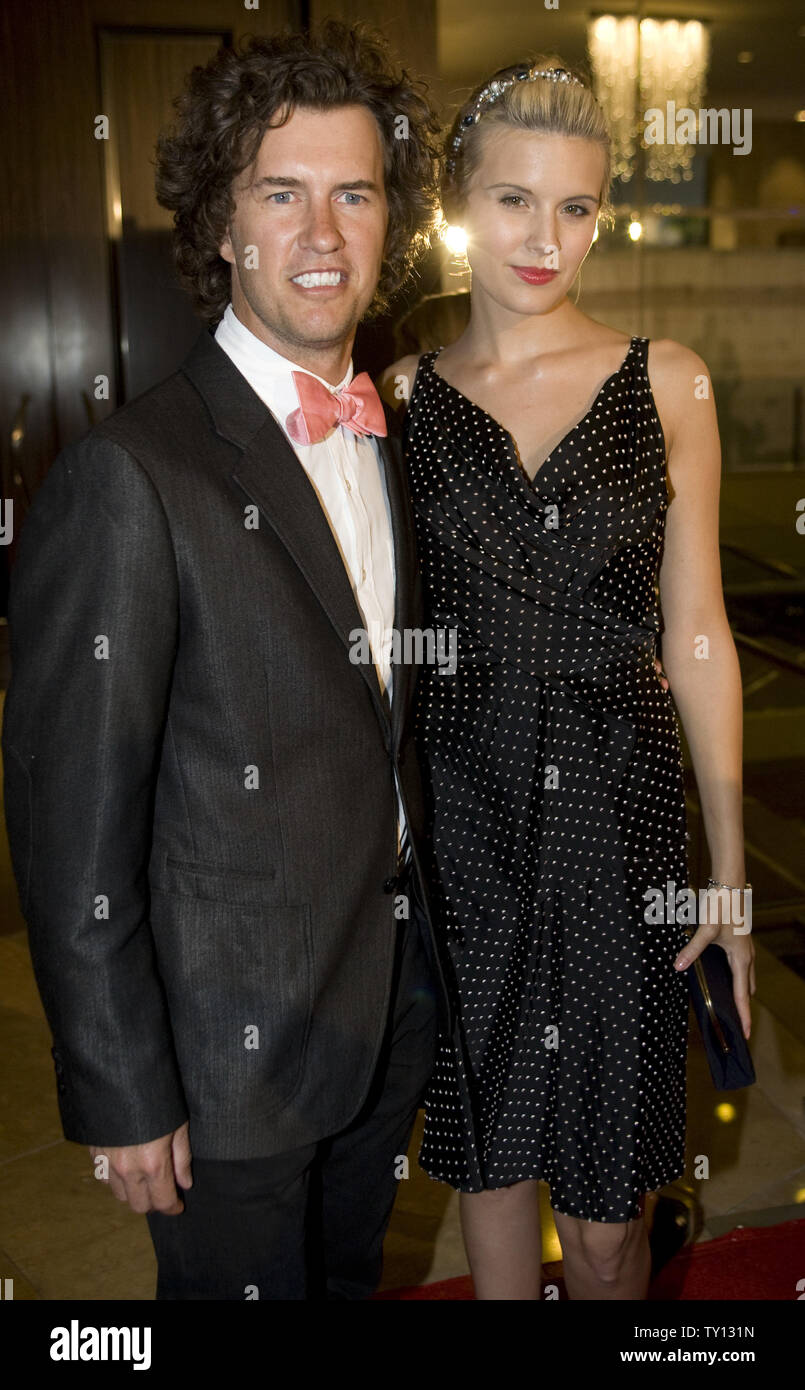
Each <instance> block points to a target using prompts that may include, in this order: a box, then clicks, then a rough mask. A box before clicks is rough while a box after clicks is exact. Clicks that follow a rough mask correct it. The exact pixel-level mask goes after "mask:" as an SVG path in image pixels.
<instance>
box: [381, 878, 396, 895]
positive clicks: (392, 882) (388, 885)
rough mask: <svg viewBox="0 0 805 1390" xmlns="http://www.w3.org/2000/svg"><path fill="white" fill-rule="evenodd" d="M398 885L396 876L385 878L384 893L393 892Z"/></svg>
mask: <svg viewBox="0 0 805 1390" xmlns="http://www.w3.org/2000/svg"><path fill="white" fill-rule="evenodd" d="M396 887H397V880H396V878H384V880H383V892H384V893H393V892H394V889H395V888H396Z"/></svg>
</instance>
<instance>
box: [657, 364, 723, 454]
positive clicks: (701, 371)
mask: <svg viewBox="0 0 805 1390" xmlns="http://www.w3.org/2000/svg"><path fill="white" fill-rule="evenodd" d="M648 375H649V381H650V383H651V389H652V392H653V393H654V400H655V402H656V404H657V411H658V414H659V416H660V420H661V422H662V427H663V431H664V433H665V438H666V443H667V445H668V449H669V450H670V448H671V445H672V442H673V440H674V438H675V437H677V436H678V435H679V434H680V433H681V431H682V428H683V426H684V425H685V424H686V423H687V422H689V421H692V420H693V418H694V412H693V407H694V406H696V407H697V411H698V422H699V423H701V415H702V414H704V413H709V411H713V414H714V403H713V388H712V382H711V380H710V372H709V370H708V367H707V363H706V362H705V361H704V359H703V358H701V357H700V356H699V354H698V352H694V350H693V348H689V347H686V346H685V344H684V343H677V342H675V341H674V339H673V338H652V339H651V340H650V341H649V345H648ZM705 403H709V405H708V404H705Z"/></svg>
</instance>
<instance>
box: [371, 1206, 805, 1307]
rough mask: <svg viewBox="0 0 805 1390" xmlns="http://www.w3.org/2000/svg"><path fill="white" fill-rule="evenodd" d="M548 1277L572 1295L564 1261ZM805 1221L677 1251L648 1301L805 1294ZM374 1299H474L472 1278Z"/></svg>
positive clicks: (548, 1271)
mask: <svg viewBox="0 0 805 1390" xmlns="http://www.w3.org/2000/svg"><path fill="white" fill-rule="evenodd" d="M544 1269H545V1279H546V1282H547V1283H549V1284H557V1285H558V1287H559V1297H560V1299H566V1298H567V1292H566V1290H565V1283H564V1279H563V1278H562V1264H561V1261H557V1262H556V1264H546V1265H545V1266H544ZM804 1277H805V1220H801V1221H784V1222H783V1223H782V1224H781V1225H779V1226H759V1227H747V1226H745V1227H742V1228H741V1229H740V1230H735V1231H730V1232H728V1234H727V1235H725V1236H717V1237H716V1239H715V1240H708V1241H705V1242H703V1243H702V1244H700V1245H692V1246H688V1247H687V1248H686V1249H684V1250H681V1251H680V1252H679V1254H678V1255H675V1256H674V1258H673V1259H672V1260H670V1261H669V1263H668V1264H667V1265H665V1267H664V1268H663V1269H661V1270H660V1272H659V1274H658V1275H657V1278H656V1279H655V1280H654V1282H653V1284H652V1285H651V1288H650V1289H649V1294H648V1297H649V1300H650V1301H652V1302H654V1301H664V1302H677V1301H679V1302H683V1303H684V1302H700V1301H708V1300H713V1299H728V1300H731V1301H734V1302H739V1301H740V1300H742V1299H785V1300H786V1301H790V1300H791V1299H797V1298H798V1297H800V1296H801V1295H802V1294H805V1285H803V1282H802V1281H803V1278H804ZM798 1285H799V1287H797V1286H798ZM374 1297H375V1298H387V1299H438V1298H441V1299H447V1300H449V1301H450V1302H451V1303H455V1302H458V1301H467V1300H471V1299H472V1298H473V1297H474V1295H473V1289H472V1280H471V1279H470V1277H469V1275H466V1276H465V1277H463V1278H460V1279H443V1280H441V1282H439V1283H438V1284H422V1285H420V1286H419V1287H416V1288H409V1289H387V1290H384V1292H383V1293H376V1294H375V1295H374Z"/></svg>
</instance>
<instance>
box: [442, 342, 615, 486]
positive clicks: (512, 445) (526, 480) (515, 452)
mask: <svg viewBox="0 0 805 1390" xmlns="http://www.w3.org/2000/svg"><path fill="white" fill-rule="evenodd" d="M636 342H637V336H636V335H632V337H631V338H630V339H629V346H628V348H627V349H626V355H625V357H624V359H623V361H622V362H621V364H620V366H619V367H618V368H617V370H616V371H614V372H611V373H610V375H609V376H608V377H607V378H606V381H602V383H601V385H600V386H599V388H598V390H597V391H596V393H595V396H594V397H593V400H592V401H591V403H590V405H589V406H588V407H587V409H586V410H585V412H584V414H583V415H582V417H581V419H580V420H577V421H576V423H575V425H571V427H570V429H569V430H566V431H565V433H564V434H563V435H562V438H561V439H560V440H559V442H558V443H557V444H555V445H554V447H553V448H552V449H551V452H550V453H549V454H548V455H547V456H546V457H545V458H544V459H543V460H542V463H541V464H540V466H539V468H538V469H537V471H536V473H535V474H534V476H533V478H531V477H529V475H528V473H527V472H526V470H525V466H524V464H523V463H522V462H521V461H520V451H519V449H518V448H517V443H516V440H515V438H514V435H513V434H512V433H511V432H510V431H509V430H507V429H506V426H505V425H502V424H501V423H500V421H499V420H496V419H495V416H494V415H490V414H489V411H488V410H484V408H483V406H481V405H477V404H476V402H475V401H473V400H471V399H470V397H469V396H465V395H464V392H463V391H460V390H459V389H458V387H457V386H453V384H452V382H449V381H448V380H447V377H444V376H441V374H440V373H439V372H437V371H436V359H437V357H438V356H439V354H440V353H441V352H443V351H444V346H442V347H440V348H436V349H435V351H434V353H433V356H432V357H431V362H430V370H431V375H432V376H434V377H435V378H436V380H437V381H441V382H443V383H444V385H445V386H446V387H447V389H448V390H449V391H452V392H453V394H454V395H455V396H459V397H460V398H461V400H462V401H465V402H466V404H467V405H469V406H472V409H473V410H475V411H477V412H478V414H479V415H483V416H484V418H485V419H487V420H489V421H490V422H491V423H492V424H493V425H494V426H495V428H496V429H498V430H499V431H500V433H501V434H502V435H503V436H504V437H505V439H506V441H507V443H508V446H509V455H510V457H511V461H512V464H513V465H514V468H515V469H516V471H517V474H518V477H520V478H521V479H522V481H523V484H524V485H525V487H526V488H527V489H528V491H529V493H536V492H538V491H539V489H538V488H537V479H538V478H541V477H542V474H543V473H544V472H545V469H546V468H547V466H548V464H549V463H550V462H551V461H552V459H553V457H554V455H555V454H556V453H557V452H558V451H559V449H560V448H561V447H562V445H563V444H566V443H567V441H568V439H570V438H572V436H573V435H574V434H575V433H576V431H577V430H579V429H581V426H582V425H583V424H584V422H585V420H586V419H587V416H588V415H590V414H592V412H593V410H594V409H595V407H596V406H597V405H598V402H599V401H600V399H601V397H602V396H603V394H604V391H605V390H606V388H607V387H608V386H609V384H610V382H612V381H615V380H616V379H617V378H618V377H619V376H620V375H621V372H623V370H624V369H625V367H626V364H627V363H628V361H629V358H630V357H631V355H632V349H633V348H634V345H635V343H636Z"/></svg>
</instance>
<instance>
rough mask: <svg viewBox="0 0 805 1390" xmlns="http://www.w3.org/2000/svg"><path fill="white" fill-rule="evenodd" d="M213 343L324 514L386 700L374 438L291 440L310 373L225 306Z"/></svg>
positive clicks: (401, 822)
mask: <svg viewBox="0 0 805 1390" xmlns="http://www.w3.org/2000/svg"><path fill="white" fill-rule="evenodd" d="M215 341H216V342H217V344H218V346H219V347H221V348H223V350H224V352H225V353H226V354H227V355H228V356H229V357H230V358H231V360H232V362H233V363H234V365H235V366H236V367H237V369H238V371H239V372H240V373H241V375H242V376H244V377H245V378H246V380H247V381H248V383H249V385H250V386H251V388H252V390H253V391H254V392H255V394H256V395H258V396H259V397H260V400H261V401H263V402H264V404H265V405H267V406H268V409H269V410H270V411H271V413H272V415H273V416H274V417H275V419H276V421H277V424H278V425H279V426H280V428H281V429H282V431H283V433H284V434H285V437H286V438H287V440H288V443H289V444H290V446H291V448H292V449H293V451H294V453H295V454H296V457H297V458H298V459H299V462H300V463H301V465H302V467H303V468H304V470H305V472H306V473H307V476H308V478H309V479H310V482H311V483H312V485H313V487H314V489H315V491H316V495H317V497H318V499H319V502H320V504H321V507H322V510H323V512H324V514H325V516H326V517H327V520H328V522H329V525H330V530H331V531H332V533H333V538H334V540H335V543H336V545H337V546H338V550H339V553H340V555H341V559H342V560H343V562H344V568H345V569H346V571H347V574H348V576H349V580H350V584H351V586H352V592H353V594H354V595H355V601H356V603H357V605H358V609H359V611H360V613H361V615H362V617H363V626H364V628H365V630H366V633H367V636H368V639H369V645H370V648H371V652H372V657H373V659H374V666H375V672H376V674H377V679H378V683H379V685H380V689H381V691H382V690H386V691H387V693H388V697H389V701H391V698H392V691H393V683H394V682H393V672H392V669H391V659H390V648H391V641H392V630H393V627H394V591H395V569H394V541H393V536H392V527H391V508H390V506H389V499H388V491H387V488H386V479H385V472H384V468H383V461H382V459H381V456H380V451H379V449H378V446H377V442H376V440H375V436H374V435H371V434H368V435H359V434H356V433H355V431H354V430H350V429H347V428H346V426H344V425H335V426H333V428H332V429H331V430H330V431H329V433H328V434H327V435H326V436H325V438H324V439H322V440H320V441H318V442H317V443H315V444H297V443H296V442H295V441H294V440H292V439H291V438H290V435H289V434H288V431H287V429H286V425H285V421H286V418H287V417H288V415H290V413H291V412H292V411H293V410H296V409H297V408H298V406H299V397H298V395H297V392H296V387H295V386H294V383H293V378H292V376H291V373H292V372H295V371H296V372H303V371H304V372H308V369H307V368H306V367H299V366H297V364H296V363H295V362H291V361H289V359H288V358H287V357H283V356H282V355H281V353H279V352H276V351H275V350H274V349H273V348H271V347H269V346H268V344H267V343H264V342H263V341H262V339H260V338H258V337H256V336H255V334H254V333H252V332H251V330H250V329H248V328H247V327H246V325H245V324H243V323H241V321H240V319H239V318H237V316H236V314H235V311H234V309H233V308H232V305H231V304H230V305H228V307H227V309H226V312H225V314H224V317H223V318H222V319H221V322H220V323H219V325H218V327H217V329H216V331H215ZM308 375H309V376H313V377H316V380H317V381H320V382H321V383H322V385H323V386H326V388H327V390H328V391H331V392H333V394H334V393H335V392H336V391H340V390H342V389H343V387H345V386H348V385H349V383H350V381H351V380H352V377H353V367H352V361H351V360H350V363H349V366H348V368H347V371H346V375H345V376H344V378H343V380H342V381H339V382H338V385H337V386H333V385H331V383H330V382H328V381H325V380H324V378H323V377H320V376H316V373H315V372H308ZM397 803H398V846H399V845H402V844H403V843H404V838H405V837H404V832H405V814H404V812H403V807H402V799H401V797H400V792H399V787H398V788H397Z"/></svg>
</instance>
